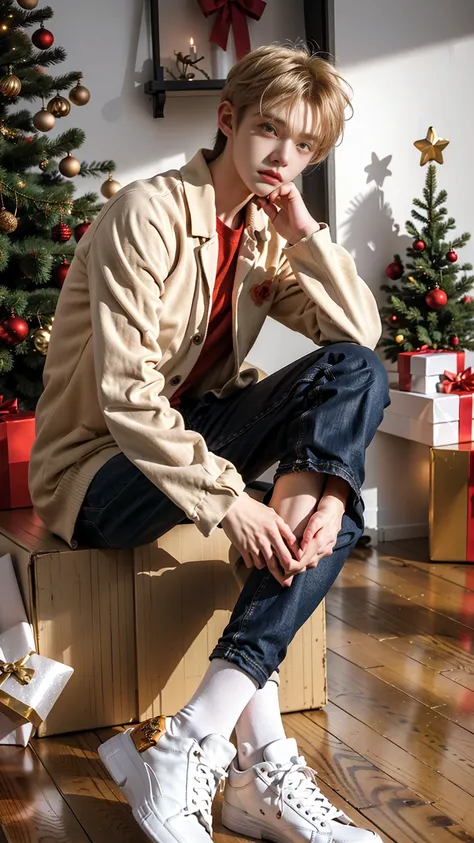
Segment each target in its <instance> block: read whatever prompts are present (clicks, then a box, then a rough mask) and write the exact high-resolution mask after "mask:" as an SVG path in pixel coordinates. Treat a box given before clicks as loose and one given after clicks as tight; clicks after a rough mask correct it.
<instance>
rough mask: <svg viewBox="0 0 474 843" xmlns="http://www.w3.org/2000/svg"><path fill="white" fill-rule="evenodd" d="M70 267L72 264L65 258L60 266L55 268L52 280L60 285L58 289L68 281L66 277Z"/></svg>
mask: <svg viewBox="0 0 474 843" xmlns="http://www.w3.org/2000/svg"><path fill="white" fill-rule="evenodd" d="M70 266H71V264H70V263H69V261H67V260H66V258H63V259H62V261H61V263H60V264H58V266H55V267H54V269H53V273H52V279H53V281H54V283H55V284H57V285H58V287H60V288H61V287H62V286H63V284H64V282H65V280H66V276H67V274H68V272H69V267H70Z"/></svg>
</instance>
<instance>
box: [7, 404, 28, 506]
mask: <svg viewBox="0 0 474 843" xmlns="http://www.w3.org/2000/svg"><path fill="white" fill-rule="evenodd" d="M34 438H35V414H34V413H33V412H29V411H24V412H20V411H19V410H18V402H17V399H16V398H12V399H9V400H8V401H3V398H2V396H0V509H19V508H22V507H29V506H31V498H30V493H29V489H28V464H29V460H30V453H31V448H32V445H33V442H34Z"/></svg>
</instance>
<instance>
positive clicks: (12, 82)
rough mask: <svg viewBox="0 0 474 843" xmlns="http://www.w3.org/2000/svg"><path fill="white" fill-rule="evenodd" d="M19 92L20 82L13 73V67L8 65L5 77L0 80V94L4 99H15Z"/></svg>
mask: <svg viewBox="0 0 474 843" xmlns="http://www.w3.org/2000/svg"><path fill="white" fill-rule="evenodd" d="M20 91H21V81H20V80H19V79H18V76H15V74H14V73H13V67H12V66H11V65H10V67H9V68H8V73H7V75H6V76H2V77H1V79H0V94H3V96H4V97H17V96H18V94H19V93H20Z"/></svg>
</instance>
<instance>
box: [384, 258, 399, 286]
mask: <svg viewBox="0 0 474 843" xmlns="http://www.w3.org/2000/svg"><path fill="white" fill-rule="evenodd" d="M385 275H388V277H389V278H391V279H392V281H398V279H399V278H401V277H402V275H403V265H402V264H401V263H400V261H392V263H389V265H388V266H387V268H386V269H385Z"/></svg>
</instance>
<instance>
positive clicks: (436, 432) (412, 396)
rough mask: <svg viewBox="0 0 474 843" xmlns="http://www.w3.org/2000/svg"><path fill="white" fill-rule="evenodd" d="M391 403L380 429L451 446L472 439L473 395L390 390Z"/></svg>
mask: <svg viewBox="0 0 474 843" xmlns="http://www.w3.org/2000/svg"><path fill="white" fill-rule="evenodd" d="M390 399H391V404H390V406H389V407H387V409H386V410H385V411H384V417H383V420H382V423H381V424H380V426H379V430H380V431H381V432H382V433H391V434H392V436H401V437H402V438H403V439H410V440H411V441H412V442H421V443H423V444H425V445H431V446H438V445H451V444H455V443H458V442H471V441H473V440H474V422H473V416H474V410H473V404H474V402H473V395H472V394H470V393H465V392H462V393H452V394H444V393H437V394H436V395H419V394H417V393H414V392H401V391H400V390H398V389H391V390H390Z"/></svg>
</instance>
